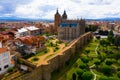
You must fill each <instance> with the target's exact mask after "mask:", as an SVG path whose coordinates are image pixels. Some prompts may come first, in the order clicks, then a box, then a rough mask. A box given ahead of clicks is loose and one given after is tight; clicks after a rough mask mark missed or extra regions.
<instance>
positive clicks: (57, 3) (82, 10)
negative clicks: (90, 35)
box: [0, 0, 120, 19]
mask: <svg viewBox="0 0 120 80" xmlns="http://www.w3.org/2000/svg"><path fill="white" fill-rule="evenodd" d="M57 8H58V9H59V12H60V14H62V13H63V11H64V10H66V12H67V14H68V17H69V18H70V19H74V18H81V17H82V18H92V19H94V18H106V17H115V18H116V17H119V18H120V0H0V17H20V18H35V19H37V18H38V19H39V18H40V19H54V14H55V13H56V9H57Z"/></svg>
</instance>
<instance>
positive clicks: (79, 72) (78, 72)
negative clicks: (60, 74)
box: [76, 69, 84, 77]
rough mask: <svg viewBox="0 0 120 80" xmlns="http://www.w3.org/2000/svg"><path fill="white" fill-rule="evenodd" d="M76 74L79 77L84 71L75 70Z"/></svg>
mask: <svg viewBox="0 0 120 80" xmlns="http://www.w3.org/2000/svg"><path fill="white" fill-rule="evenodd" d="M76 72H77V75H78V76H80V77H81V76H82V74H83V73H84V71H83V70H82V69H77V71H76Z"/></svg>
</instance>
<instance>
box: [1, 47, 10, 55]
mask: <svg viewBox="0 0 120 80" xmlns="http://www.w3.org/2000/svg"><path fill="white" fill-rule="evenodd" d="M6 51H8V49H7V48H0V54H2V53H3V52H6Z"/></svg>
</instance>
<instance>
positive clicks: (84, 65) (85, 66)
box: [79, 63, 87, 69]
mask: <svg viewBox="0 0 120 80" xmlns="http://www.w3.org/2000/svg"><path fill="white" fill-rule="evenodd" d="M79 68H81V69H85V68H87V65H86V64H85V63H81V64H80V66H79Z"/></svg>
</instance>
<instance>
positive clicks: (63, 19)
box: [54, 10, 86, 41]
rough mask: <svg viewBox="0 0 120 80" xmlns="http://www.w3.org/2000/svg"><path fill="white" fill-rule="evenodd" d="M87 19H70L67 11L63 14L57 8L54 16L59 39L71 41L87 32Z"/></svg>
mask: <svg viewBox="0 0 120 80" xmlns="http://www.w3.org/2000/svg"><path fill="white" fill-rule="evenodd" d="M85 25H86V24H85V20H83V19H76V20H68V19H67V14H66V11H64V13H63V15H62V16H61V15H60V14H59V12H58V10H57V12H56V14H55V17H54V30H55V32H57V33H58V39H59V40H63V41H71V40H73V39H76V38H78V37H79V36H80V35H81V34H84V33H85Z"/></svg>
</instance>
